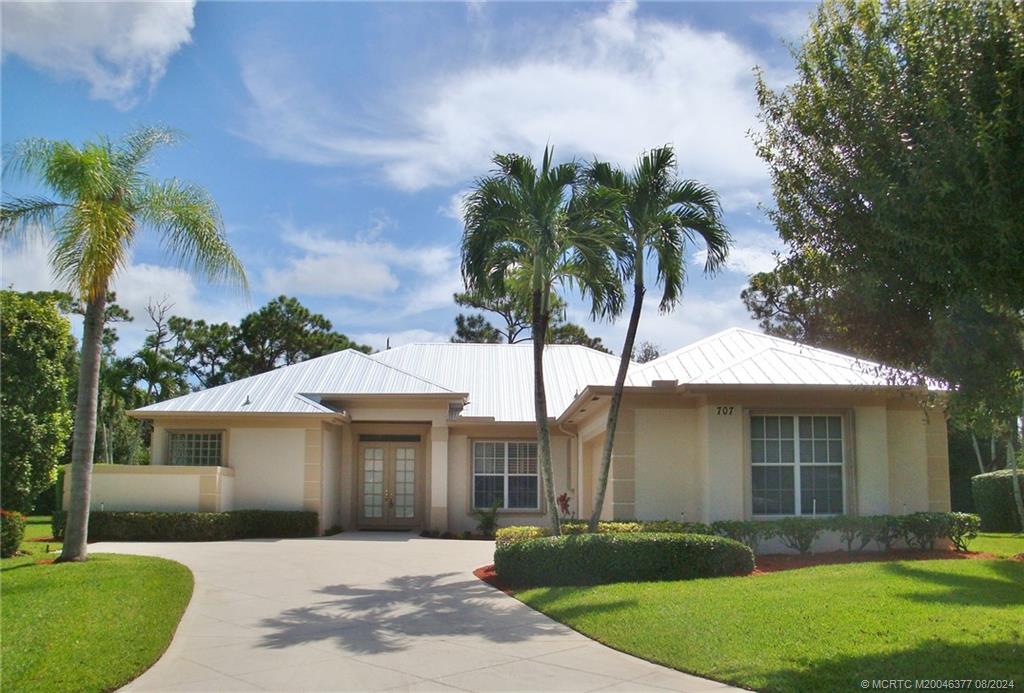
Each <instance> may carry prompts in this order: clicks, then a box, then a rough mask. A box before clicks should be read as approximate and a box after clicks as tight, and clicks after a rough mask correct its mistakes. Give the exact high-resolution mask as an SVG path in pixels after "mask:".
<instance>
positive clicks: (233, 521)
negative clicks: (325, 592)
mask: <svg viewBox="0 0 1024 693" xmlns="http://www.w3.org/2000/svg"><path fill="white" fill-rule="evenodd" d="M66 516H67V513H64V512H58V513H54V514H53V519H52V526H53V536H54V537H56V538H57V539H63V537H64V524H65V521H66ZM317 531H318V518H317V514H316V513H315V512H312V511H305V510H232V511H229V512H223V513H183V512H168V513H163V512H125V511H95V510H94V511H93V512H91V513H89V539H90V540H93V541H226V540H228V539H283V538H289V537H312V536H316V535H317Z"/></svg>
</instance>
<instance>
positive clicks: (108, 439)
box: [0, 291, 370, 512]
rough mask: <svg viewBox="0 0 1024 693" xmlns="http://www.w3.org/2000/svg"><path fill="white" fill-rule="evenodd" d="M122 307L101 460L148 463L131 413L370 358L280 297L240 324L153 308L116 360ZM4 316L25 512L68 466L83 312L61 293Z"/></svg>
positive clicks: (30, 300) (104, 360) (104, 393)
mask: <svg viewBox="0 0 1024 693" xmlns="http://www.w3.org/2000/svg"><path fill="white" fill-rule="evenodd" d="M116 300H117V297H116V296H115V295H114V294H111V295H110V297H109V301H108V302H107V306H106V316H105V319H104V323H105V326H104V330H103V338H102V349H101V366H100V379H99V387H98V398H97V425H96V445H95V448H94V453H93V459H94V462H99V463H103V462H108V463H113V462H116V463H117V464H145V463H147V462H148V460H149V449H148V448H149V435H150V432H151V430H150V427H149V425H148V424H146V423H145V422H142V421H139V420H137V419H133V418H131V417H130V416H128V412H129V411H130V410H132V409H135V408H138V407H144V406H146V405H148V404H153V403H154V402H162V401H164V400H166V399H170V398H172V397H177V396H179V395H182V394H185V393H188V392H190V391H193V390H199V389H203V388H206V387H213V386H215V385H220V384H223V383H227V382H231V381H233V380H238V379H240V378H246V377H248V376H250V375H256V374H258V373H264V372H266V371H269V370H272V369H274V368H277V367H279V366H286V365H290V364H294V363H300V362H302V361H305V360H307V359H310V358H316V357H317V356H323V355H324V354H329V353H332V352H334V351H339V350H342V349H357V350H359V351H362V352H365V353H369V352H370V347H368V346H366V345H364V344H357V343H355V342H353V341H352V340H350V339H349V338H348V337H346V336H345V335H344V334H341V333H340V332H336V331H334V328H333V325H332V324H331V321H330V320H328V319H327V318H325V317H324V316H323V315H320V314H318V313H314V312H312V311H311V310H309V309H308V308H307V307H305V306H303V305H302V304H301V303H300V302H299V301H298V300H297V299H295V298H290V297H287V296H280V297H278V298H275V299H273V300H271V301H270V302H268V303H267V304H266V305H265V306H263V307H262V308H260V309H258V310H256V311H254V312H252V313H249V314H248V315H246V316H245V317H244V318H242V319H241V320H240V321H239V323H238V324H231V323H227V322H224V323H206V322H204V321H202V320H192V319H190V318H185V317H181V316H177V315H173V310H174V306H173V304H171V303H169V302H167V301H164V302H157V303H151V304H150V306H149V307H148V309H147V311H146V313H147V315H146V318H145V319H146V320H148V323H149V324H148V327H147V328H146V332H147V333H148V334H147V337H146V339H145V340H144V343H143V345H142V346H141V347H140V348H139V349H138V350H136V351H135V352H133V353H131V354H127V355H118V353H117V352H116V345H117V342H118V332H117V328H118V325H119V324H124V323H126V322H131V321H133V320H134V319H135V316H132V315H131V314H129V312H128V311H127V310H125V309H124V308H122V307H121V306H120V305H118V304H117V302H116ZM0 309H2V313H3V321H2V329H3V334H2V341H0V350H2V351H0V353H2V360H3V364H4V368H3V369H2V371H0V377H2V384H0V396H2V397H3V412H2V418H3V421H2V426H3V431H4V446H3V451H2V460H3V468H2V473H0V476H2V483H3V498H4V507H7V508H11V509H13V510H19V511H22V512H28V511H30V510H31V509H32V507H33V504H34V503H36V501H37V499H38V498H39V495H40V494H41V493H43V492H46V491H48V489H49V488H51V487H52V484H53V481H54V473H55V466H56V464H58V463H67V462H68V461H69V459H68V452H69V451H70V445H69V436H70V434H71V421H72V412H73V410H74V405H75V398H76V388H75V383H76V382H77V375H78V367H79V366H78V350H77V348H76V340H75V339H74V338H73V337H72V335H71V325H70V322H69V320H68V316H69V315H71V314H75V313H78V314H80V313H81V312H82V307H81V305H80V303H79V302H77V301H75V300H73V299H72V298H71V296H70V294H68V293H64V292H56V291H54V292H26V293H19V292H16V291H2V292H0ZM42 501H43V503H46V502H48V501H49V499H48V498H44V499H42Z"/></svg>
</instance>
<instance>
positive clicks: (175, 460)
mask: <svg viewBox="0 0 1024 693" xmlns="http://www.w3.org/2000/svg"><path fill="white" fill-rule="evenodd" d="M223 442H224V434H223V433H221V432H220V431H208V432H207V431H198V432H197V431H187V432H186V431H181V432H178V431H171V432H170V433H168V435H167V453H168V454H167V464H172V465H183V466H187V467H217V466H220V464H221V451H222V450H223Z"/></svg>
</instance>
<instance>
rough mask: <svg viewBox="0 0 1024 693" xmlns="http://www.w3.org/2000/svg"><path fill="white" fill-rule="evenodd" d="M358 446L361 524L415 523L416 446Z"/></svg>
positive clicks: (388, 526) (401, 526)
mask: <svg viewBox="0 0 1024 693" xmlns="http://www.w3.org/2000/svg"><path fill="white" fill-rule="evenodd" d="M359 448H360V450H359V460H360V466H359V476H360V479H359V491H360V498H359V517H360V524H361V525H363V526H366V527H379V528H384V529H409V528H411V527H416V526H418V525H419V524H420V518H419V509H418V505H419V504H418V503H417V496H418V494H417V489H418V488H419V478H418V477H419V471H420V465H419V456H420V455H419V446H418V445H415V444H411V443H361V444H360V446H359Z"/></svg>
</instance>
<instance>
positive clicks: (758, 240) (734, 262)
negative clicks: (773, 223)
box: [692, 231, 785, 275]
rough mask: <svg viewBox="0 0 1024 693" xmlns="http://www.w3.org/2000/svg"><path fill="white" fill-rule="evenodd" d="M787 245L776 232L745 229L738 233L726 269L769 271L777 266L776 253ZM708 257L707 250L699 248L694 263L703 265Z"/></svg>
mask: <svg viewBox="0 0 1024 693" xmlns="http://www.w3.org/2000/svg"><path fill="white" fill-rule="evenodd" d="M784 248H785V245H784V244H783V243H782V241H781V240H780V239H779V237H778V236H777V235H775V234H774V233H765V232H763V231H745V232H741V233H738V234H736V236H735V238H734V239H733V246H732V248H731V249H730V250H729V259H728V260H727V261H726V265H725V269H726V270H727V271H730V272H739V273H742V274H744V275H750V274H755V273H757V272H767V271H768V270H771V269H774V268H775V255H774V253H777V252H781V251H782V250H784ZM706 259H707V251H706V250H698V251H697V252H695V253H694V254H693V258H692V263H693V265H695V266H699V267H703V266H704V262H705V260H706Z"/></svg>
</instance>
